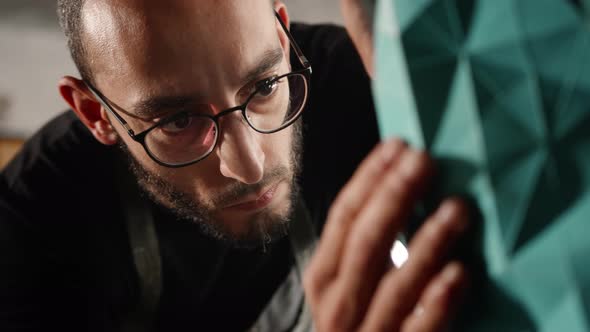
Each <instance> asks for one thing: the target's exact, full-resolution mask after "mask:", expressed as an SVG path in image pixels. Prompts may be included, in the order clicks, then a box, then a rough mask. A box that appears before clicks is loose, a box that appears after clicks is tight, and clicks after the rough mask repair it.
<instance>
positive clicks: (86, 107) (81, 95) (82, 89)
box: [58, 76, 118, 145]
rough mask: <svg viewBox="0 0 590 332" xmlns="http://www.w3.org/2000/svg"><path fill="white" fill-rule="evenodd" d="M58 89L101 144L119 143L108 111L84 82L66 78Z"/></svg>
mask: <svg viewBox="0 0 590 332" xmlns="http://www.w3.org/2000/svg"><path fill="white" fill-rule="evenodd" d="M58 87H59V92H60V94H61V96H62V97H63V99H64V100H65V101H66V103H68V104H69V105H70V107H71V108H72V110H73V111H74V113H76V115H77V116H78V118H80V121H82V123H83V124H84V125H85V126H86V127H87V128H88V129H89V130H90V132H91V133H92V135H94V137H95V138H96V139H97V140H98V141H99V142H101V143H102V144H105V145H113V144H115V143H117V139H118V135H117V132H116V131H115V129H114V128H113V126H111V123H110V121H109V118H108V115H107V113H106V111H105V110H104V108H103V107H102V105H101V104H100V103H99V102H98V101H97V100H96V98H95V97H94V95H93V94H92V92H90V90H89V89H88V87H87V86H86V84H85V83H84V82H83V81H82V80H79V79H77V78H74V77H70V76H66V77H63V78H62V79H61V80H60V81H59V83H58Z"/></svg>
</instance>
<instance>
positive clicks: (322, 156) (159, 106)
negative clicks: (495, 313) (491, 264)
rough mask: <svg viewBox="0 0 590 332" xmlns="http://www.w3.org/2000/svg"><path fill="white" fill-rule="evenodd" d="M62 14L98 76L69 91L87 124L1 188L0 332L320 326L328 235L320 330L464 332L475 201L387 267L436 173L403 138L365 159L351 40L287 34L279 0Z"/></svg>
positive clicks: (48, 141)
mask: <svg viewBox="0 0 590 332" xmlns="http://www.w3.org/2000/svg"><path fill="white" fill-rule="evenodd" d="M275 13H276V14H275ZM59 14H60V17H61V20H62V25H63V26H64V29H65V31H66V34H67V35H68V38H69V46H70V49H71V51H72V56H73V59H74V61H75V62H76V64H77V66H78V68H79V70H80V74H81V76H82V80H80V79H76V78H73V77H65V78H63V79H62V80H61V81H60V83H59V89H60V93H61V95H62V96H63V97H64V99H65V101H66V102H67V103H68V104H69V105H70V106H71V108H72V110H73V112H71V113H67V114H64V115H62V116H60V117H58V118H57V119H56V120H54V121H53V122H51V123H49V124H48V125H47V126H46V127H45V128H43V129H42V130H41V131H40V132H39V133H38V134H37V135H36V136H35V137H34V138H32V139H31V140H30V141H29V142H28V143H27V145H26V146H25V148H24V151H23V152H22V153H21V154H20V155H19V156H18V157H17V158H16V159H15V161H13V162H12V163H11V164H10V165H9V166H8V168H7V169H6V170H5V171H4V172H3V173H2V176H1V177H0V193H1V196H0V220H1V221H0V227H2V229H1V230H0V234H1V235H0V236H1V237H2V238H1V239H0V243H2V244H1V245H2V248H1V249H2V251H1V252H2V254H1V256H0V257H1V264H2V271H4V272H3V274H2V277H0V278H1V279H0V280H2V282H1V283H0V284H1V286H0V287H1V288H0V294H2V296H0V301H1V304H0V313H1V315H0V327H1V328H0V329H1V330H3V331H5V330H16V329H20V330H26V329H29V330H40V329H43V330H52V329H59V330H60V331H64V330H74V331H80V330H91V331H111V330H133V329H135V330H147V329H152V328H153V329H155V330H164V331H182V330H219V331H226V330H245V329H249V328H255V329H260V330H271V331H278V330H290V329H299V330H305V329H309V328H310V324H309V322H307V321H309V318H310V317H309V315H308V313H307V308H306V305H305V301H304V300H303V297H302V290H301V286H300V283H301V282H300V273H301V272H302V270H303V269H304V268H305V265H306V264H307V260H308V256H309V255H308V253H309V252H310V251H311V250H312V249H313V242H314V233H320V232H321V233H322V240H321V242H320V244H319V247H318V249H317V251H316V254H315V256H314V258H313V262H312V263H311V267H310V268H309V270H308V271H307V273H306V275H305V285H306V289H307V290H308V294H309V296H308V299H307V300H308V301H309V304H310V306H311V312H312V313H311V316H313V318H314V324H315V326H316V329H317V330H320V331H328V330H339V331H340V330H353V329H364V330H369V331H373V330H376V329H402V328H403V329H405V330H408V331H435V330H439V329H440V328H442V327H443V326H445V325H446V324H447V323H448V321H449V319H450V318H449V314H450V313H451V311H452V308H453V307H454V306H453V305H452V304H455V303H456V301H457V300H458V298H459V295H460V293H461V290H462V285H463V281H464V272H463V269H462V267H461V266H460V265H459V264H457V263H456V262H447V261H445V258H446V256H447V253H448V251H449V250H450V247H451V244H452V243H453V242H454V239H455V238H456V237H457V236H458V235H459V234H460V233H462V232H463V229H464V228H465V224H466V220H465V211H464V208H462V206H461V204H460V203H458V202H457V201H455V200H450V201H448V202H445V203H444V204H443V206H442V207H441V209H440V211H439V212H437V213H436V214H435V215H433V216H432V218H430V219H429V220H428V221H427V223H426V225H425V227H424V228H422V230H421V231H419V232H418V234H417V235H416V237H415V240H414V241H413V242H412V244H411V248H410V251H411V253H412V256H411V257H410V259H409V260H408V262H407V263H406V265H404V267H402V268H401V269H399V270H393V269H390V267H389V265H390V263H389V261H388V255H389V247H391V244H392V243H393V241H394V239H395V237H396V234H397V233H398V232H399V231H400V230H401V229H402V227H403V221H404V219H406V217H407V215H408V214H409V212H410V211H411V210H412V207H413V203H414V201H415V200H416V199H417V197H419V195H420V193H421V192H422V191H424V190H425V188H426V186H427V183H428V178H429V177H430V174H431V165H430V162H429V161H428V159H427V157H426V156H424V154H423V153H420V152H417V151H413V150H411V149H409V148H408V147H406V146H405V145H404V144H402V143H401V142H399V141H391V142H387V143H383V144H380V145H378V146H377V147H376V148H375V149H374V151H373V152H372V153H371V154H370V155H369V157H367V158H366V159H365V161H364V162H363V163H362V164H361V163H360V162H361V160H362V159H363V158H364V157H365V155H366V154H367V153H368V152H369V150H370V149H371V148H372V147H373V145H375V144H376V142H377V129H376V124H375V118H374V114H373V113H372V111H371V101H370V100H371V99H370V90H369V84H368V80H367V77H366V76H365V74H364V73H363V69H362V65H361V63H360V60H359V59H358V58H357V57H356V55H355V53H354V49H353V48H352V46H351V44H350V42H349V41H348V39H347V37H346V34H345V33H344V32H343V31H341V30H340V29H338V28H334V27H328V26H317V27H312V26H302V25H293V26H292V29H291V33H289V31H288V28H289V26H290V24H289V16H288V14H287V9H286V7H285V5H284V4H282V3H281V2H273V3H272V6H271V5H269V2H268V1H263V0H241V1H231V0H224V1H219V0H215V1H213V0H206V1H190V2H188V1H166V2H162V1H125V2H123V1H114V0H113V1H92V0H87V1H75V0H70V1H65V0H64V1H59ZM290 34H292V35H293V36H294V38H293V39H291V37H290ZM299 48H301V49H299ZM291 50H293V52H292V51H291ZM311 66H313V74H311ZM74 114H75V116H74ZM302 114H304V115H303V116H302ZM359 164H360V166H359ZM357 166H358V167H359V169H358V170H357V171H356V172H355V169H356V168H357ZM353 172H354V174H355V175H354V176H353V177H352V179H351V180H350V182H348V184H347V185H346V186H344V184H345V183H346V182H347V181H348V179H349V178H350V176H351V175H352V174H353ZM343 187H344V189H342V188H343ZM341 189H342V190H341ZM338 192H340V193H339V194H338ZM337 194H338V196H337V198H335V197H336V195H337ZM334 200H335V203H334V204H332V201H334ZM331 205H332V208H330V206H331ZM328 210H329V211H328ZM324 220H327V221H326V226H325V229H323V228H324V227H323V225H324ZM322 229H323V231H322ZM287 234H288V235H287ZM285 235H287V236H285ZM418 303H419V304H418ZM416 307H417V308H419V309H418V310H414V308H416Z"/></svg>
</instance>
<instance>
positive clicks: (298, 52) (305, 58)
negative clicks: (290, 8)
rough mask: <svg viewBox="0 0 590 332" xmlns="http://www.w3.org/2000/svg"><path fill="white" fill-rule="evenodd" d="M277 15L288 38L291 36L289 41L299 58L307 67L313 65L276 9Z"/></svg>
mask: <svg viewBox="0 0 590 332" xmlns="http://www.w3.org/2000/svg"><path fill="white" fill-rule="evenodd" d="M275 16H276V17H277V20H278V21H279V23H280V24H281V26H282V27H283V30H285V34H286V35H287V38H289V42H291V46H293V49H294V50H295V53H296V54H297V58H298V59H299V61H300V62H301V65H303V67H305V68H308V67H311V64H310V63H309V61H308V60H307V57H305V55H303V52H302V51H301V49H300V48H299V45H297V43H296V42H295V38H293V36H292V35H291V33H290V32H289V29H287V26H286V25H285V23H284V22H283V19H281V15H279V13H277V12H276V11H275Z"/></svg>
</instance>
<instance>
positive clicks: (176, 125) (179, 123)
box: [160, 114, 193, 134]
mask: <svg viewBox="0 0 590 332" xmlns="http://www.w3.org/2000/svg"><path fill="white" fill-rule="evenodd" d="M192 122H193V118H192V117H189V116H188V115H187V114H182V115H180V116H178V117H176V118H175V119H174V120H172V121H170V122H168V123H166V124H164V125H162V126H161V127H160V128H161V129H162V130H163V131H165V132H168V133H172V134H176V133H179V132H181V131H183V130H185V129H186V128H188V127H189V126H190V125H191V123H192Z"/></svg>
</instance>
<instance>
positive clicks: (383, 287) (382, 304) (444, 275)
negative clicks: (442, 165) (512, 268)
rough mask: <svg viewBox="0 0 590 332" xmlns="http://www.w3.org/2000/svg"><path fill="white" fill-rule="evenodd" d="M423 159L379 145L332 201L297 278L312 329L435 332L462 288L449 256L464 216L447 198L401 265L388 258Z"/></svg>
mask: <svg viewBox="0 0 590 332" xmlns="http://www.w3.org/2000/svg"><path fill="white" fill-rule="evenodd" d="M432 170H433V167H432V163H431V161H430V159H429V158H428V157H427V156H426V155H425V154H424V153H423V152H418V151H415V150H412V149H410V148H408V147H407V146H406V145H405V144H404V143H402V142H401V141H399V140H392V141H389V142H387V143H382V144H380V145H379V146H377V147H376V148H375V150H374V151H373V152H371V154H370V155H369V156H368V157H367V158H366V159H365V160H364V161H363V163H362V164H361V165H360V167H359V169H358V170H357V171H356V173H355V174H354V176H353V177H352V179H351V180H350V181H349V182H348V184H347V185H346V186H345V187H344V189H343V190H342V191H341V192H340V194H339V195H338V197H337V198H336V200H335V202H334V204H333V205H332V208H331V209H330V212H329V214H328V220H327V222H326V225H325V228H324V231H323V234H322V238H321V240H320V243H319V244H318V248H317V250H316V252H315V254H314V257H313V258H312V260H311V262H310V265H309V267H308V269H307V270H306V271H305V275H304V282H303V283H304V288H305V292H306V294H307V299H308V301H309V303H310V306H311V310H312V315H313V317H314V322H315V327H316V329H317V330H318V331H353V330H354V331H356V330H359V331H371V332H373V331H412V332H415V331H441V330H442V329H444V328H445V327H446V325H447V324H448V323H449V320H450V317H452V313H453V310H454V309H455V307H456V306H457V305H458V302H459V301H460V298H461V295H462V293H463V292H464V289H465V285H466V272H465V269H464V267H463V266H462V265H461V264H460V263H458V262H452V261H451V262H449V260H448V255H449V251H450V250H451V248H452V247H453V244H454V243H455V242H456V240H457V239H458V238H459V237H460V235H462V234H463V233H464V232H465V230H466V228H467V223H468V220H467V211H466V208H465V207H464V205H463V204H462V203H461V201H459V200H456V199H450V200H447V201H445V202H443V203H442V204H441V206H440V208H439V209H438V210H437V211H436V212H435V213H434V214H433V215H432V216H431V217H430V218H428V220H426V221H425V223H424V225H423V226H422V227H421V228H420V229H419V230H418V232H417V233H416V235H415V236H414V238H413V240H412V242H411V243H410V248H409V253H410V257H409V259H408V261H406V263H405V264H404V265H403V266H402V267H401V268H400V269H393V268H391V263H390V258H389V252H390V248H391V246H392V244H393V243H394V241H395V239H396V236H397V234H398V232H399V231H400V230H402V229H403V227H404V221H405V220H406V219H407V218H408V216H409V214H410V213H411V211H412V210H413V207H414V204H415V202H416V200H417V199H418V198H419V197H420V195H421V193H422V192H423V191H424V190H425V189H426V187H427V185H428V179H429V178H430V177H431V174H432V173H433V171H432Z"/></svg>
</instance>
